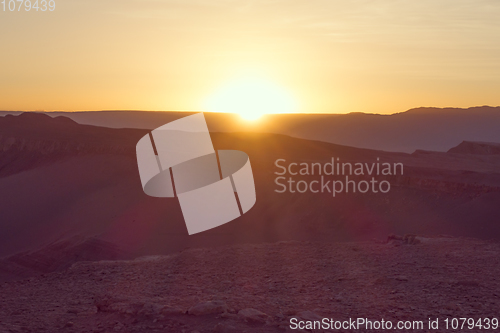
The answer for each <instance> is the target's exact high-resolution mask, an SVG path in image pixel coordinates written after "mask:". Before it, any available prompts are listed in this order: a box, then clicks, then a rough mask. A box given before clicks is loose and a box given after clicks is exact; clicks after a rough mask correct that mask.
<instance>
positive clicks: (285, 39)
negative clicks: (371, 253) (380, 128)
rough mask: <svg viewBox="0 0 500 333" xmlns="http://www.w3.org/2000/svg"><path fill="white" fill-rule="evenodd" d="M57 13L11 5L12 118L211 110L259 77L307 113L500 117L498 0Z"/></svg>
mask: <svg viewBox="0 0 500 333" xmlns="http://www.w3.org/2000/svg"><path fill="white" fill-rule="evenodd" d="M31 1H32V2H34V0H31ZM7 2H9V0H7ZM55 2H56V9H55V11H53V12H49V11H47V12H41V11H38V12H36V11H34V10H31V11H26V10H24V8H23V9H22V10H21V11H17V9H16V11H13V12H10V11H9V10H8V8H7V9H6V11H3V7H2V6H3V5H2V4H0V30H1V31H2V33H1V34H0V110H23V111H28V110H46V111H50V110H62V111H78V110H80V111H82V110H83V111H87V110H89V111H90V110H179V111H180V110H185V111H203V110H206V109H207V100H209V99H210V98H211V97H212V96H213V95H214V94H216V93H217V91H220V89H224V87H228V86H231V84H232V82H236V81H237V80H240V79H242V78H245V77H252V78H256V77H257V78H259V79H261V80H263V81H265V82H268V83H270V84H271V83H272V84H273V85H275V86H277V87H280V89H282V90H283V91H286V92H287V93H289V94H290V96H293V99H294V101H295V102H296V103H295V105H296V107H295V110H294V111H296V112H313V113H323V112H329V113H347V112H368V113H394V112H401V111H405V110H407V109H410V108H413V107H420V106H433V107H448V106H452V107H470V106H478V105H491V106H498V105H500V93H499V91H500V19H499V17H500V1H498V0H419V1H413V0H412V1H406V0H377V1H368V0H350V1H338V0H307V1H306V0H267V1H264V0H261V1H241V0H55Z"/></svg>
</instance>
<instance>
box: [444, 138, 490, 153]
mask: <svg viewBox="0 0 500 333" xmlns="http://www.w3.org/2000/svg"><path fill="white" fill-rule="evenodd" d="M448 153H453V154H471V155H500V143H495V142H473V141H463V142H462V143H461V144H459V145H458V146H456V147H453V148H451V149H450V150H448Z"/></svg>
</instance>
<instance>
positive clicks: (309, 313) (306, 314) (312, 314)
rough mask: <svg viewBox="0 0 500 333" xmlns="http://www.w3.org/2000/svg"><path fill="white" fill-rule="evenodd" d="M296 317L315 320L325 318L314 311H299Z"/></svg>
mask: <svg viewBox="0 0 500 333" xmlns="http://www.w3.org/2000/svg"><path fill="white" fill-rule="evenodd" d="M294 317H298V318H300V319H302V320H309V321H315V320H319V321H321V320H322V319H323V317H321V316H320V315H318V314H317V313H315V312H312V311H302V312H299V313H297V315H296V316H294Z"/></svg>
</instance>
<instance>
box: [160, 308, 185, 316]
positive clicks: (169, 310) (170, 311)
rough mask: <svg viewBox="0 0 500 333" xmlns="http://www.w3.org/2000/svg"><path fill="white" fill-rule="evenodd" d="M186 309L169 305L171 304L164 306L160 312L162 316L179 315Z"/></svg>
mask: <svg viewBox="0 0 500 333" xmlns="http://www.w3.org/2000/svg"><path fill="white" fill-rule="evenodd" d="M185 312H186V311H185V310H183V309H181V308H178V307H171V306H164V307H163V308H162V309H161V311H160V313H161V314H162V315H164V316H175V315H181V314H184V313H185Z"/></svg>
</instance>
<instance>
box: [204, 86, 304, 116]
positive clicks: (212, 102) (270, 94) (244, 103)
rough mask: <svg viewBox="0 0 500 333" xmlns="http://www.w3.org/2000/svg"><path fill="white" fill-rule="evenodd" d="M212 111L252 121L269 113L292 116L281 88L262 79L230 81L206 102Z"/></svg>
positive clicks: (289, 98) (288, 99)
mask: <svg viewBox="0 0 500 333" xmlns="http://www.w3.org/2000/svg"><path fill="white" fill-rule="evenodd" d="M206 104H207V109H208V111H212V112H225V113H237V114H239V115H240V116H241V117H242V118H244V119H246V120H256V119H258V118H260V117H261V116H262V115H264V114H269V113H292V112H295V111H296V110H295V109H296V105H295V100H294V98H293V97H292V96H291V94H290V93H288V92H287V91H286V90H285V89H283V88H281V87H279V86H277V85H275V84H273V83H271V82H268V81H266V80H262V79H254V78H251V79H250V78H246V79H240V80H236V81H233V82H231V83H230V84H228V85H227V86H225V87H223V88H221V89H220V90H218V91H216V92H215V93H214V94H213V95H212V96H211V97H210V98H209V99H208V101H207V103H206Z"/></svg>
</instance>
